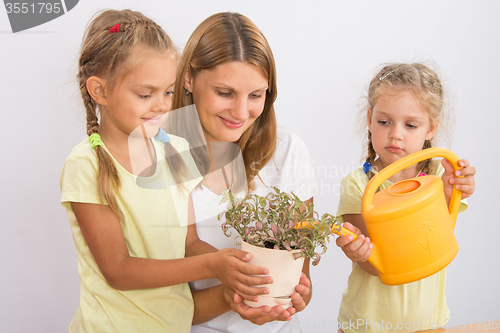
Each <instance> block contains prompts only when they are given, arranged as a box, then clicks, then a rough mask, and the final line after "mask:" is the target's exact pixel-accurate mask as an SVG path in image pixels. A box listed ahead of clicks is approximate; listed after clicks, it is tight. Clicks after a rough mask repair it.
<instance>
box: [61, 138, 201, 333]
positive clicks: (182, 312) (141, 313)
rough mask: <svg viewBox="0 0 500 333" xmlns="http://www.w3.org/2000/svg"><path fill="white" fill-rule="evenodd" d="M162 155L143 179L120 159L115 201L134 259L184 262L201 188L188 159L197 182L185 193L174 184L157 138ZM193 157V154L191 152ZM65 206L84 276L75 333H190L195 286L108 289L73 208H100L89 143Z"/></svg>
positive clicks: (76, 163)
mask: <svg viewBox="0 0 500 333" xmlns="http://www.w3.org/2000/svg"><path fill="white" fill-rule="evenodd" d="M170 139H171V143H172V145H173V146H174V147H175V148H176V149H177V151H178V152H182V151H187V150H188V144H187V142H186V141H185V140H183V139H181V138H178V137H175V136H170ZM152 142H153V146H154V147H155V151H156V154H157V156H158V163H157V165H156V170H155V173H154V174H153V175H152V176H151V177H137V176H134V175H133V174H131V173H129V172H128V171H126V170H125V169H124V168H123V167H122V166H121V165H119V164H118V163H117V162H116V160H114V159H113V161H114V164H115V166H116V168H117V170H118V175H119V177H120V180H121V188H120V191H119V193H116V195H115V198H116V200H117V203H118V207H119V209H120V211H121V212H122V213H123V218H122V219H120V223H121V226H122V230H123V235H124V237H125V241H126V244H127V248H128V251H129V254H130V255H131V256H133V257H140V258H150V259H177V258H184V254H185V253H184V251H185V238H186V232H187V227H186V226H187V198H188V195H189V193H190V191H191V190H192V189H193V188H194V187H195V186H196V185H197V184H198V183H199V181H200V180H201V179H200V178H199V173H198V169H197V168H196V165H195V163H194V161H193V160H192V159H190V158H186V157H185V163H186V165H187V166H188V169H189V171H190V174H191V177H190V180H187V181H186V182H185V183H183V184H184V187H185V188H184V193H181V191H182V190H181V189H180V188H178V187H177V186H168V185H169V184H174V182H173V180H172V175H171V174H170V172H169V171H168V166H167V163H166V161H165V159H164V156H165V153H164V148H163V144H162V143H161V142H157V141H156V140H152ZM183 156H189V157H190V155H189V154H183ZM60 186H61V191H62V196H61V204H62V205H63V206H64V207H65V208H66V211H67V213H68V218H69V223H70V227H71V232H72V234H73V239H74V242H75V247H76V252H77V259H78V273H79V275H80V306H79V307H78V309H77V311H76V314H75V316H74V317H73V320H72V322H71V324H70V327H69V332H72V333H76V332H87V333H88V332H99V333H104V332H119V333H126V332H130V333H137V332H148V333H155V332H162V333H163V332H175V333H177V332H189V331H190V327H191V322H192V317H193V311H194V307H193V300H192V296H191V292H190V290H189V286H188V284H187V283H184V284H179V285H174V286H170V287H163V288H152V289H141V290H130V291H120V290H116V289H114V288H112V287H110V286H109V285H108V283H107V282H106V280H105V279H104V277H103V275H102V273H101V271H100V270H99V267H98V266H97V264H96V262H95V260H94V257H93V256H92V254H91V252H90V250H89V248H88V246H87V244H86V242H85V239H84V238H83V236H82V233H81V230H80V228H79V226H78V222H77V221H76V218H75V215H74V213H73V211H72V209H71V202H83V203H96V204H99V203H100V200H99V197H98V194H97V159H96V156H95V151H94V149H92V147H91V145H90V142H89V140H88V138H86V139H84V140H83V141H82V142H80V143H79V144H78V145H77V146H76V147H75V148H74V149H73V150H72V152H71V153H70V155H69V157H68V158H67V160H66V162H65V164H64V167H63V169H62V171H61V178H60Z"/></svg>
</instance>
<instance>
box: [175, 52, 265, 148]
mask: <svg viewBox="0 0 500 333" xmlns="http://www.w3.org/2000/svg"><path fill="white" fill-rule="evenodd" d="M184 87H185V88H186V89H187V90H189V91H190V92H191V93H192V94H193V101H194V104H195V105H196V109H197V111H198V116H199V118H200V121H201V125H202V127H203V132H204V134H205V139H206V140H207V142H235V141H237V140H238V139H239V138H240V137H241V136H242V134H243V133H244V132H245V131H246V130H247V129H248V128H249V127H250V126H251V125H252V124H253V122H254V121H255V119H257V118H258V117H259V116H260V115H261V113H262V111H263V110H264V103H265V101H266V90H267V88H268V83H267V78H266V77H265V76H264V74H263V73H262V71H261V70H260V69H259V68H258V67H256V66H254V65H251V64H248V63H244V62H239V61H231V62H226V63H222V64H220V65H217V66H215V67H214V68H212V69H206V70H202V71H201V72H200V73H199V74H198V75H197V76H196V77H193V76H191V74H190V73H189V72H187V73H186V77H185V82H184Z"/></svg>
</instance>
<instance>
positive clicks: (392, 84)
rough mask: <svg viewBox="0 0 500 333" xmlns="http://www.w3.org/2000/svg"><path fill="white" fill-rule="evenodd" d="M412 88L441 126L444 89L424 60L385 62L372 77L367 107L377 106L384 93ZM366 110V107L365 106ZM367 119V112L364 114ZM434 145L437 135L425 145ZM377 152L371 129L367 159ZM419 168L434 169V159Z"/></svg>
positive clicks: (421, 169)
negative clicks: (422, 62) (432, 161)
mask: <svg viewBox="0 0 500 333" xmlns="http://www.w3.org/2000/svg"><path fill="white" fill-rule="evenodd" d="M403 90H409V91H411V92H412V93H413V94H414V95H415V96H416V97H417V98H418V100H419V101H420V104H421V105H422V108H423V109H424V110H425V111H426V112H427V114H428V115H429V120H430V125H431V126H437V125H438V124H439V123H440V118H441V117H442V112H443V103H444V92H443V86H442V84H441V80H440V79H439V77H438V75H437V74H436V73H435V72H434V71H433V70H432V69H430V68H429V67H427V66H425V65H423V64H420V63H413V64H404V63H395V64H388V65H385V66H384V67H383V68H382V69H381V70H380V71H379V72H378V73H377V75H375V77H374V78H373V79H372V80H371V82H370V86H369V88H368V96H367V109H369V110H373V108H374V106H375V104H376V103H377V100H378V98H379V97H380V96H382V95H383V94H387V93H391V94H394V93H398V92H399V91H403ZM365 110H366V109H365ZM364 118H365V119H366V116H365V117H364ZM433 146H434V138H432V139H430V140H426V141H425V142H424V145H423V147H422V149H427V148H431V147H433ZM376 157H377V153H376V152H375V150H374V149H373V144H372V136H371V133H370V131H367V155H366V161H367V162H370V163H371V164H373V162H374V161H375V158H376ZM418 168H419V170H420V171H419V172H424V173H427V174H430V173H432V171H433V170H432V163H431V160H430V159H429V160H425V161H422V162H420V163H419V165H418Z"/></svg>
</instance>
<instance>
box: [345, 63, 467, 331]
mask: <svg viewBox="0 0 500 333" xmlns="http://www.w3.org/2000/svg"><path fill="white" fill-rule="evenodd" d="M442 112H443V89H442V86H441V82H440V80H439V77H438V76H437V75H436V73H434V72H433V71H432V70H430V69H429V68H428V67H426V66H424V65H422V64H411V65H408V64H392V65H388V66H385V67H384V68H383V69H382V70H381V71H380V72H379V73H378V74H377V75H376V76H375V77H374V78H373V79H372V81H371V82H370V87H369V90H368V110H367V114H366V119H367V122H368V154H367V155H368V156H367V158H366V163H365V165H364V167H363V168H360V169H358V170H356V171H354V172H352V173H351V174H349V175H348V176H347V177H345V178H344V179H343V180H342V192H341V198H340V203H339V209H338V215H339V216H342V217H343V219H344V220H345V221H349V222H351V223H352V224H353V225H354V226H356V227H357V228H359V230H357V233H358V234H360V235H361V234H362V235H361V236H360V237H358V238H357V239H356V240H355V241H352V236H345V237H341V238H338V239H337V245H338V246H340V247H342V249H343V251H344V252H345V254H346V255H347V257H349V258H350V259H351V260H353V270H352V273H351V275H350V276H349V280H348V285H347V288H346V289H345V290H344V293H343V297H342V302H341V305H340V312H339V317H338V323H339V327H340V328H341V330H343V331H344V332H346V333H348V332H387V331H391V330H395V331H397V332H413V331H419V330H426V329H430V328H438V327H441V326H443V325H444V324H445V323H446V322H447V321H448V320H449V310H448V307H447V305H446V297H445V284H446V269H443V270H442V271H440V272H438V273H436V274H434V275H432V276H430V277H427V278H425V279H422V280H420V281H416V282H413V283H408V284H404V285H397V286H387V285H384V284H382V283H381V282H380V280H379V279H378V277H377V275H378V272H377V270H376V269H375V268H374V267H373V266H372V265H371V264H370V263H369V262H367V259H368V257H369V256H370V254H371V243H370V240H369V238H368V237H365V236H364V235H368V233H367V230H366V227H365V223H364V221H363V218H362V217H361V214H360V213H361V197H362V195H363V191H364V189H365V187H366V185H367V184H368V181H369V180H370V178H371V177H372V176H373V175H374V174H375V173H377V172H379V171H380V170H382V169H383V168H385V167H386V166H388V165H389V164H391V163H393V162H395V161H397V160H399V159H400V158H403V157H404V156H407V155H409V154H411V153H414V152H417V151H419V150H422V149H426V148H430V147H432V146H433V141H432V140H433V137H434V135H435V133H436V131H437V130H438V127H439V120H440V118H443V114H442ZM459 166H461V167H463V168H462V169H460V170H458V171H457V172H455V174H454V172H453V168H452V167H451V164H450V163H449V162H448V161H446V160H443V161H442V162H441V163H439V161H434V160H432V159H430V160H426V161H423V162H420V163H418V164H415V165H413V166H410V167H408V168H406V169H404V170H402V171H400V172H399V173H397V174H395V175H394V176H392V177H391V178H389V179H388V180H386V181H385V182H384V183H383V184H382V185H381V187H380V188H381V189H383V188H385V187H388V186H390V185H391V184H393V183H395V182H398V181H400V180H404V179H408V178H413V177H416V176H417V175H420V174H421V173H426V174H434V175H437V176H440V177H442V179H443V183H444V191H445V196H446V198H447V201H448V202H449V198H450V196H451V191H452V188H453V185H455V186H456V187H457V189H459V190H460V191H462V192H463V196H462V197H463V198H466V197H469V196H470V195H471V194H472V193H473V192H474V174H475V172H476V171H475V169H474V167H471V166H469V162H468V161H467V160H461V161H460V162H459ZM455 176H464V177H463V178H457V177H455ZM465 208H466V205H465V204H464V203H462V204H461V209H460V211H463V210H465ZM345 226H349V223H346V224H345ZM349 228H351V230H355V228H352V226H349Z"/></svg>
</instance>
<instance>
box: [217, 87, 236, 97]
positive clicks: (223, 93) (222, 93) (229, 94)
mask: <svg viewBox="0 0 500 333" xmlns="http://www.w3.org/2000/svg"><path fill="white" fill-rule="evenodd" d="M215 93H216V94H217V95H219V96H221V97H231V95H232V92H224V91H220V90H218V89H215Z"/></svg>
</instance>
